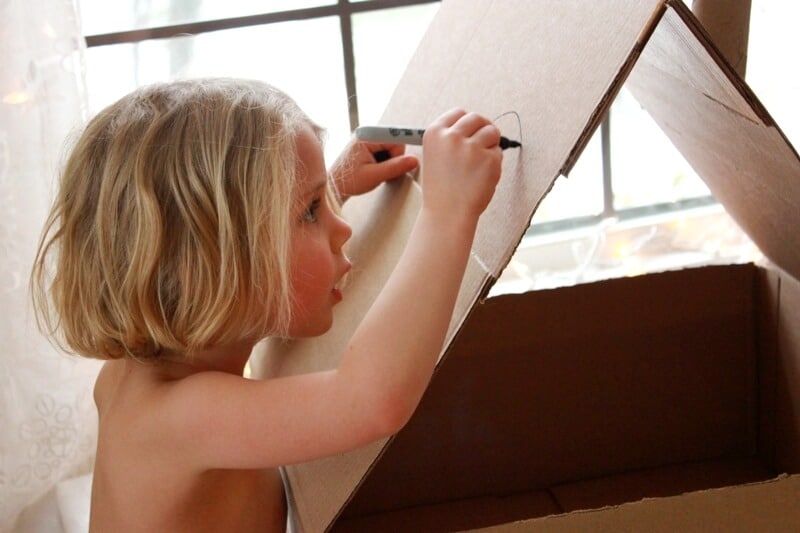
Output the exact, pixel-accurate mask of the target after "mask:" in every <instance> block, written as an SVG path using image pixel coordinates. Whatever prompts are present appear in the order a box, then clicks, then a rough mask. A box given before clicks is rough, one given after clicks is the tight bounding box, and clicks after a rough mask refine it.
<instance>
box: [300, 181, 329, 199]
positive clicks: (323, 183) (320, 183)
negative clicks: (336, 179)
mask: <svg viewBox="0 0 800 533" xmlns="http://www.w3.org/2000/svg"><path fill="white" fill-rule="evenodd" d="M327 185H328V180H327V179H322V180H319V181H318V182H316V183H315V184H314V185H312V186H311V187H308V188H306V189H305V191H303V196H304V197H308V196H313V195H315V194H316V193H317V192H319V191H320V189H324V188H325V187H326V186H327Z"/></svg>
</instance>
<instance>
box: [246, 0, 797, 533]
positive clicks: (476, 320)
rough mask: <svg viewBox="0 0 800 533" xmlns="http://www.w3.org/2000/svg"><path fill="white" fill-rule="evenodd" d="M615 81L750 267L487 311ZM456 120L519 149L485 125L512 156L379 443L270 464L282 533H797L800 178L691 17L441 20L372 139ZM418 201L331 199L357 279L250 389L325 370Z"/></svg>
mask: <svg viewBox="0 0 800 533" xmlns="http://www.w3.org/2000/svg"><path fill="white" fill-rule="evenodd" d="M623 84H627V87H628V88H629V89H630V90H631V92H632V93H633V94H634V96H635V97H636V98H637V99H638V100H639V102H640V103H641V104H642V105H643V106H644V107H645V108H646V109H647V110H648V111H649V112H650V114H651V115H652V116H653V118H654V119H655V120H656V121H657V122H658V124H659V125H660V126H661V127H662V129H663V130H664V131H665V132H666V134H667V135H668V136H669V137H670V138H671V140H672V141H673V142H674V144H675V145H676V147H677V148H678V149H679V150H680V151H681V152H682V153H683V154H684V156H685V157H686V159H687V160H688V161H689V162H690V163H691V164H692V166H693V167H694V168H695V169H696V170H697V172H698V174H700V176H701V177H702V178H703V179H704V180H705V181H706V183H707V184H708V186H709V188H710V189H711V191H712V192H713V194H714V195H715V196H716V198H717V199H719V200H720V201H721V202H722V203H723V204H724V205H725V207H726V209H727V210H728V212H729V213H730V214H731V215H732V216H733V217H734V218H735V219H736V220H737V222H738V223H739V224H740V226H741V227H742V228H743V229H745V231H747V232H748V234H749V235H750V237H751V238H752V239H753V240H754V241H755V242H756V243H757V244H758V245H759V247H760V249H761V250H762V251H763V252H764V254H765V255H766V256H767V257H768V258H769V261H767V264H764V265H725V266H714V267H703V268H695V269H686V270H682V271H676V272H665V273H659V274H650V275H645V276H639V277H635V278H626V279H617V280H608V281H602V282H597V283H592V284H586V285H579V286H575V287H569V288H560V289H554V290H547V291H538V292H531V293H527V294H522V295H506V296H500V297H494V298H488V299H487V298H486V297H485V296H486V294H487V293H488V290H489V288H490V287H491V285H492V283H493V282H494V281H495V280H496V279H497V278H498V277H499V275H500V273H501V272H502V270H503V268H504V266H505V265H506V264H507V262H508V260H509V259H510V257H511V255H512V254H513V252H514V249H515V248H516V246H517V244H518V243H519V241H520V239H521V237H522V235H523V234H524V232H525V230H526V228H527V226H528V224H529V221H530V219H531V216H532V214H533V212H534V210H535V207H536V206H537V205H538V203H539V201H540V200H541V198H542V197H543V196H544V195H545V194H546V193H547V191H548V190H549V189H550V187H551V186H552V184H553V182H554V181H555V179H557V178H558V177H559V176H561V175H567V174H568V173H569V170H570V169H571V168H572V165H573V164H574V163H575V161H576V160H577V158H578V156H579V155H580V153H581V150H582V149H583V147H584V146H585V144H586V143H587V142H588V140H589V138H590V137H591V135H592V133H593V132H594V130H595V129H596V127H597V125H598V124H599V122H600V121H601V119H602V117H603V115H604V114H605V112H606V111H607V109H608V107H609V106H610V104H611V102H612V101H613V99H614V96H615V95H616V93H617V92H618V90H619V89H620V88H621V87H622V86H623ZM456 105H458V106H463V107H465V108H468V109H474V110H477V111H480V112H481V113H483V114H485V115H488V116H499V115H501V114H502V113H504V112H507V111H511V110H513V111H516V112H517V113H518V115H519V117H520V119H521V121H520V122H521V131H520V129H519V128H520V125H518V124H517V122H516V120H515V119H514V118H513V117H512V116H504V117H503V118H501V119H498V124H499V125H500V126H501V129H503V131H504V133H505V134H506V135H507V136H509V137H521V139H522V142H523V148H522V150H517V151H508V152H506V155H505V157H504V163H503V165H504V166H503V177H502V179H501V183H500V185H499V187H498V190H497V193H496V196H495V198H494V200H493V201H492V204H491V205H490V206H489V208H488V210H487V211H486V213H485V214H484V215H483V217H482V218H481V221H480V224H479V229H478V235H477V237H476V240H475V244H474V247H473V253H472V257H471V260H470V264H469V266H468V269H467V273H466V275H465V279H464V283H463V285H462V288H461V292H460V294H459V299H458V302H457V305H456V311H455V313H454V316H453V319H452V322H451V327H450V330H449V333H448V338H447V342H446V345H445V347H444V349H443V351H442V356H441V358H440V361H439V366H438V367H437V373H436V375H435V376H434V379H433V381H432V383H431V385H430V387H429V389H428V391H427V393H426V395H425V397H424V398H423V400H422V403H421V404H420V406H419V408H418V410H417V412H416V413H415V415H414V416H413V418H412V419H411V421H410V422H409V424H408V425H407V426H406V427H405V428H404V429H403V430H402V431H401V432H400V433H399V434H398V435H397V436H396V437H394V438H392V439H387V440H385V441H382V442H377V443H375V444H373V445H370V446H368V447H366V448H364V449H361V450H357V451H354V452H352V453H347V454H344V455H341V456H336V457H332V458H328V459H324V460H320V461H315V462H312V463H308V464H300V465H292V466H289V467H287V468H286V470H285V473H286V477H287V479H288V490H289V498H290V504H291V506H292V512H293V519H294V526H295V529H296V530H297V531H304V532H319V531H326V530H333V531H458V530H469V529H476V528H481V527H489V526H495V527H496V528H497V530H498V531H505V530H514V531H516V530H525V531H528V530H539V529H541V530H558V531H565V530H581V531H583V530H585V529H587V528H590V527H591V528H593V529H599V530H614V531H617V530H620V529H625V528H627V529H630V528H634V529H636V528H641V529H646V530H655V529H657V528H659V527H661V528H663V529H667V530H675V529H676V528H677V529H691V528H692V527H693V526H694V527H696V526H698V524H702V525H703V526H704V527H710V526H711V525H712V524H716V526H714V527H724V526H731V527H732V528H734V529H735V528H742V529H750V530H753V529H756V530H764V529H765V528H769V529H771V530H775V529H780V528H782V527H787V528H788V526H791V525H792V524H800V506H798V505H796V504H795V503H794V502H796V501H797V498H798V497H800V478H799V477H797V476H791V475H789V476H786V475H784V474H787V473H788V474H793V473H797V472H800V328H798V327H797V324H798V323H799V322H798V320H800V282H799V281H798V279H800V246H798V245H797V244H798V243H797V235H796V232H795V229H796V228H797V227H798V217H799V216H800V159H799V158H798V155H797V153H796V152H795V151H794V149H793V148H792V147H791V146H790V145H789V143H788V142H787V140H786V138H785V137H784V135H783V134H782V133H781V131H780V129H779V128H778V127H777V126H776V125H775V123H774V122H773V121H772V119H771V118H770V116H769V114H768V113H767V112H766V110H765V109H764V108H763V107H762V106H761V105H760V104H759V103H758V100H757V98H756V97H755V96H754V95H753V94H752V92H751V91H750V89H749V88H748V87H747V86H746V85H745V83H744V82H743V81H742V80H741V79H740V78H738V77H737V75H736V74H735V73H734V71H733V70H732V69H731V67H730V66H729V65H728V64H727V63H726V62H725V61H724V59H722V57H721V55H720V54H719V52H718V51H717V49H716V48H715V47H714V46H713V45H712V44H711V42H710V41H709V39H708V37H707V35H706V34H705V32H704V31H703V30H702V28H701V27H700V26H699V24H698V23H697V21H696V20H695V19H694V17H693V16H692V14H691V12H690V11H689V10H688V9H687V8H686V6H685V5H683V4H682V3H681V2H680V1H677V0H674V1H673V0H640V1H637V2H631V1H626V0H596V1H594V2H581V3H579V4H576V3H574V2H547V1H544V0H539V1H531V0H504V1H503V2H492V1H490V0H470V1H467V0H457V1H456V0H450V1H445V2H443V4H442V6H441V9H440V12H439V13H438V15H437V16H436V18H435V19H434V21H433V23H432V25H431V27H430V29H429V31H428V33H427V34H426V36H425V38H424V39H423V41H422V43H421V44H420V46H419V49H418V51H417V53H416V55H415V56H414V58H413V59H412V61H411V63H410V64H409V67H408V69H407V71H406V73H405V75H404V77H403V79H402V80H401V82H400V83H399V85H398V88H397V90H396V92H395V95H394V96H393V98H392V101H391V103H390V104H389V107H388V109H387V111H386V113H385V115H384V117H383V119H382V121H383V122H384V123H386V124H392V123H394V124H426V123H428V122H429V121H430V120H431V119H433V118H434V117H436V116H437V115H438V114H439V113H441V112H442V111H444V110H446V109H448V108H451V107H454V106H456ZM422 179H424V176H423V177H422ZM562 179H563V178H562ZM419 203H420V191H419V188H418V186H417V184H416V182H415V181H414V180H413V179H411V178H410V177H409V178H407V179H404V180H401V181H400V182H399V183H394V184H390V185H385V186H382V187H380V188H379V189H378V190H376V191H375V192H373V193H371V194H370V195H367V196H364V197H360V198H355V199H352V200H350V201H349V202H348V203H347V205H346V206H345V207H346V210H345V213H346V215H347V216H348V218H349V219H350V221H351V222H352V223H353V226H354V237H353V239H352V240H351V243H350V250H349V254H350V255H351V257H352V258H353V260H354V263H355V265H356V266H355V268H354V272H353V275H352V278H351V282H350V286H349V287H348V290H347V297H346V298H345V300H344V301H343V302H342V303H341V304H340V305H339V306H338V307H337V314H336V319H335V326H334V328H333V329H332V330H331V331H330V332H329V333H328V334H326V335H324V336H322V337H318V338H314V339H307V340H302V341H296V342H292V343H282V342H267V343H265V345H264V346H263V349H264V351H263V353H258V354H256V355H254V358H253V361H252V366H253V369H254V374H255V375H256V376H261V377H269V376H272V375H287V374H296V373H302V372H310V371H314V370H319V369H327V368H331V367H334V366H335V365H336V364H337V362H338V361H337V357H338V354H340V353H341V352H342V349H343V347H344V344H345V343H346V342H347V340H348V339H349V337H350V335H351V333H352V331H353V330H354V329H355V327H356V325H357V324H358V323H359V321H360V320H361V317H362V316H363V315H364V313H365V312H366V310H367V309H368V307H369V305H370V303H371V302H372V300H373V299H374V297H375V295H376V294H377V293H378V292H379V291H380V289H381V287H382V286H383V283H384V282H385V280H386V278H387V277H388V276H389V274H390V272H391V269H392V267H393V265H394V262H395V261H396V259H397V257H398V256H399V254H400V252H401V250H402V248H403V246H404V244H405V240H406V237H407V235H408V233H409V230H410V227H411V225H412V223H413V221H414V218H415V215H416V213H417V211H418V209H419ZM420 275H424V273H420ZM711 489H715V490H711ZM609 506H610V507H609ZM503 524H505V525H503Z"/></svg>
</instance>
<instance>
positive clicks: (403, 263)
mask: <svg viewBox="0 0 800 533" xmlns="http://www.w3.org/2000/svg"><path fill="white" fill-rule="evenodd" d="M499 137H500V134H499V132H498V130H497V129H496V128H495V127H494V126H493V125H492V124H491V123H490V122H489V121H488V120H487V119H485V118H483V117H481V116H479V115H475V114H467V113H465V112H464V111H461V110H453V111H450V112H448V113H445V114H444V115H442V116H441V117H439V119H437V120H436V121H435V122H434V123H433V124H431V125H430V126H429V127H428V128H427V130H426V133H425V141H424V142H425V144H424V146H423V149H424V155H425V157H424V160H423V174H422V179H423V181H422V208H421V210H420V213H419V215H418V218H417V221H416V224H415V226H414V228H413V230H412V233H411V236H410V238H409V241H408V244H407V246H406V248H405V250H404V252H403V254H402V256H401V258H400V260H399V261H398V264H397V266H396V267H395V270H394V272H393V273H392V275H391V276H390V278H389V280H388V281H387V284H386V286H385V287H384V289H383V290H382V291H381V293H380V295H379V296H378V298H377V299H376V301H375V302H374V304H373V305H372V307H371V308H370V310H369V311H368V313H367V315H366V316H365V318H364V320H363V321H362V323H361V324H360V325H359V327H358V328H357V329H356V331H355V333H354V334H353V336H352V338H351V340H350V342H349V343H348V345H347V347H346V351H345V353H344V354H343V357H342V360H341V363H340V365H339V367H338V368H337V369H334V370H331V371H327V372H318V373H312V374H306V375H299V376H292V377H285V378H277V379H269V380H263V381H256V380H246V379H243V378H240V377H237V376H233V375H228V374H224V373H216V372H204V373H200V374H196V375H194V376H191V377H189V378H186V379H185V380H182V381H184V382H186V383H184V384H181V385H180V386H179V387H176V389H175V393H174V394H173V400H172V401H168V402H162V406H164V405H169V406H172V407H171V408H167V409H163V410H162V416H166V417H168V419H169V420H167V421H165V422H164V425H165V426H166V427H173V428H181V431H182V432H183V436H182V438H181V439H180V440H181V441H182V442H183V443H184V446H185V447H186V449H185V450H182V452H183V453H180V454H179V455H180V456H181V457H184V458H185V460H187V461H190V462H191V464H193V465H200V467H202V468H258V467H267V466H277V465H284V464H291V463H296V462H301V461H307V460H312V459H317V458H320V457H323V456H329V455H334V454H337V453H341V452H344V451H348V450H351V449H354V448H357V447H360V446H362V445H365V444H367V443H369V442H372V441H375V440H378V439H380V438H383V437H386V436H389V435H391V434H394V433H396V432H397V431H399V430H400V429H401V428H402V426H403V425H404V424H405V423H406V422H407V420H408V419H409V418H410V417H411V415H412V414H413V412H414V409H415V408H416V406H417V404H418V403H419V401H420V399H421V397H422V395H423V393H424V391H425V389H426V387H427V384H428V382H429V380H430V378H431V375H432V373H433V369H434V367H435V364H436V360H437V358H438V356H439V353H440V351H441V348H442V345H443V343H444V338H445V335H446V333H447V328H448V326H449V323H450V319H451V316H452V312H453V308H454V306H455V301H456V297H457V295H458V291H459V287H460V285H461V280H462V277H463V274H464V271H465V269H466V265H467V260H468V257H469V253H470V250H471V246H472V241H473V238H474V235H475V229H476V227H477V222H478V217H479V216H480V214H481V213H482V212H483V210H484V209H485V208H486V206H487V205H488V203H489V200H490V199H491V197H492V194H493V192H494V189H495V186H496V184H497V181H498V179H499V176H500V167H501V162H502V152H501V150H500V148H499V146H498V142H499ZM179 389H180V390H182V391H183V392H180V393H179V392H178V390H179ZM165 438H166V437H165Z"/></svg>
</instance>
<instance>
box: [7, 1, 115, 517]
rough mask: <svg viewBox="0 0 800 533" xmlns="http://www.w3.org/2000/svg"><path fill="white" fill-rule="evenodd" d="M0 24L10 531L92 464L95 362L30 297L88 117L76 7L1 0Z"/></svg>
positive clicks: (72, 5) (96, 363)
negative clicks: (74, 348) (67, 159)
mask: <svg viewBox="0 0 800 533" xmlns="http://www.w3.org/2000/svg"><path fill="white" fill-rule="evenodd" d="M0 21H2V32H1V33H0V531H2V532H6V531H11V530H12V529H13V528H14V527H15V525H14V524H15V522H16V520H17V517H18V516H19V515H20V513H21V511H22V510H23V509H25V508H26V507H29V506H30V505H31V504H33V503H34V502H37V501H39V502H41V501H43V499H44V498H45V497H46V495H47V494H48V493H52V492H54V491H55V488H56V487H57V485H58V484H60V483H62V482H66V481H67V480H68V479H69V478H71V477H74V476H78V475H80V474H86V473H88V472H89V471H90V469H91V464H92V460H93V457H94V446H95V439H96V433H97V423H96V416H95V412H94V406H93V404H92V386H93V382H94V378H95V376H96V373H97V370H98V369H99V364H98V362H97V361H89V360H85V359H81V358H78V357H76V356H69V355H65V354H62V353H59V352H58V351H57V350H56V349H55V348H54V347H53V346H52V345H51V344H50V343H49V342H48V341H47V340H46V339H45V338H44V337H43V336H42V335H41V334H40V333H39V332H38V331H37V329H36V327H35V324H34V321H33V316H32V312H31V307H30V304H29V294H28V276H29V271H30V266H31V263H32V259H33V255H34V252H35V247H36V244H37V241H38V237H39V232H40V231H41V227H42V223H43V220H44V217H45V215H46V212H47V209H48V207H49V203H50V200H51V198H52V196H51V195H52V186H53V184H54V180H55V176H56V171H57V167H58V164H59V162H60V160H61V158H62V156H63V150H64V145H65V139H66V137H67V135H68V134H69V133H70V132H71V131H72V130H73V129H75V128H76V127H78V126H80V124H81V122H82V121H83V120H84V118H85V109H86V105H85V91H84V85H83V48H84V43H83V39H82V37H81V33H80V22H79V17H78V10H77V6H76V4H75V1H74V0H0ZM28 514H30V513H28ZM42 523H44V522H42ZM48 523H49V524H51V525H52V526H53V527H51V526H47V527H46V528H44V527H41V528H37V529H38V530H41V531H57V530H58V529H57V527H56V526H58V524H59V522H58V520H55V519H54V521H51V522H48ZM17 527H20V528H24V529H25V530H31V528H30V526H17ZM58 527H60V526H58ZM20 530H21V529H20Z"/></svg>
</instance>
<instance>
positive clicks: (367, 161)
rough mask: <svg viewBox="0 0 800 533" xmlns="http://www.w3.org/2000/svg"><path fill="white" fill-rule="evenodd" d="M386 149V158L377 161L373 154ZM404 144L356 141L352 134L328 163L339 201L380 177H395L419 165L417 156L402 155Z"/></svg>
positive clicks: (363, 190) (377, 182)
mask: <svg viewBox="0 0 800 533" xmlns="http://www.w3.org/2000/svg"><path fill="white" fill-rule="evenodd" d="M384 151H385V152H387V153H388V154H389V158H388V159H386V160H385V161H381V162H377V161H376V160H375V154H376V153H378V152H384ZM404 152H405V145H402V144H381V143H371V142H365V141H359V140H358V139H356V138H355V137H353V139H352V140H351V141H350V142H349V143H348V144H347V146H346V147H345V149H344V151H342V154H341V155H340V156H339V157H338V158H337V159H336V161H335V162H334V163H333V166H332V167H331V179H332V180H333V185H334V188H335V189H336V193H337V195H338V197H339V200H340V201H341V202H344V201H345V200H347V199H348V198H349V197H351V196H355V195H357V194H364V193H366V192H369V191H371V190H372V189H374V188H375V187H377V186H378V185H380V184H381V183H383V182H384V181H388V180H391V179H394V178H398V177H400V176H402V175H404V174H405V173H407V172H411V171H412V170H414V169H415V168H417V166H418V165H419V162H418V161H417V158H416V157H414V156H412V155H404Z"/></svg>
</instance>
